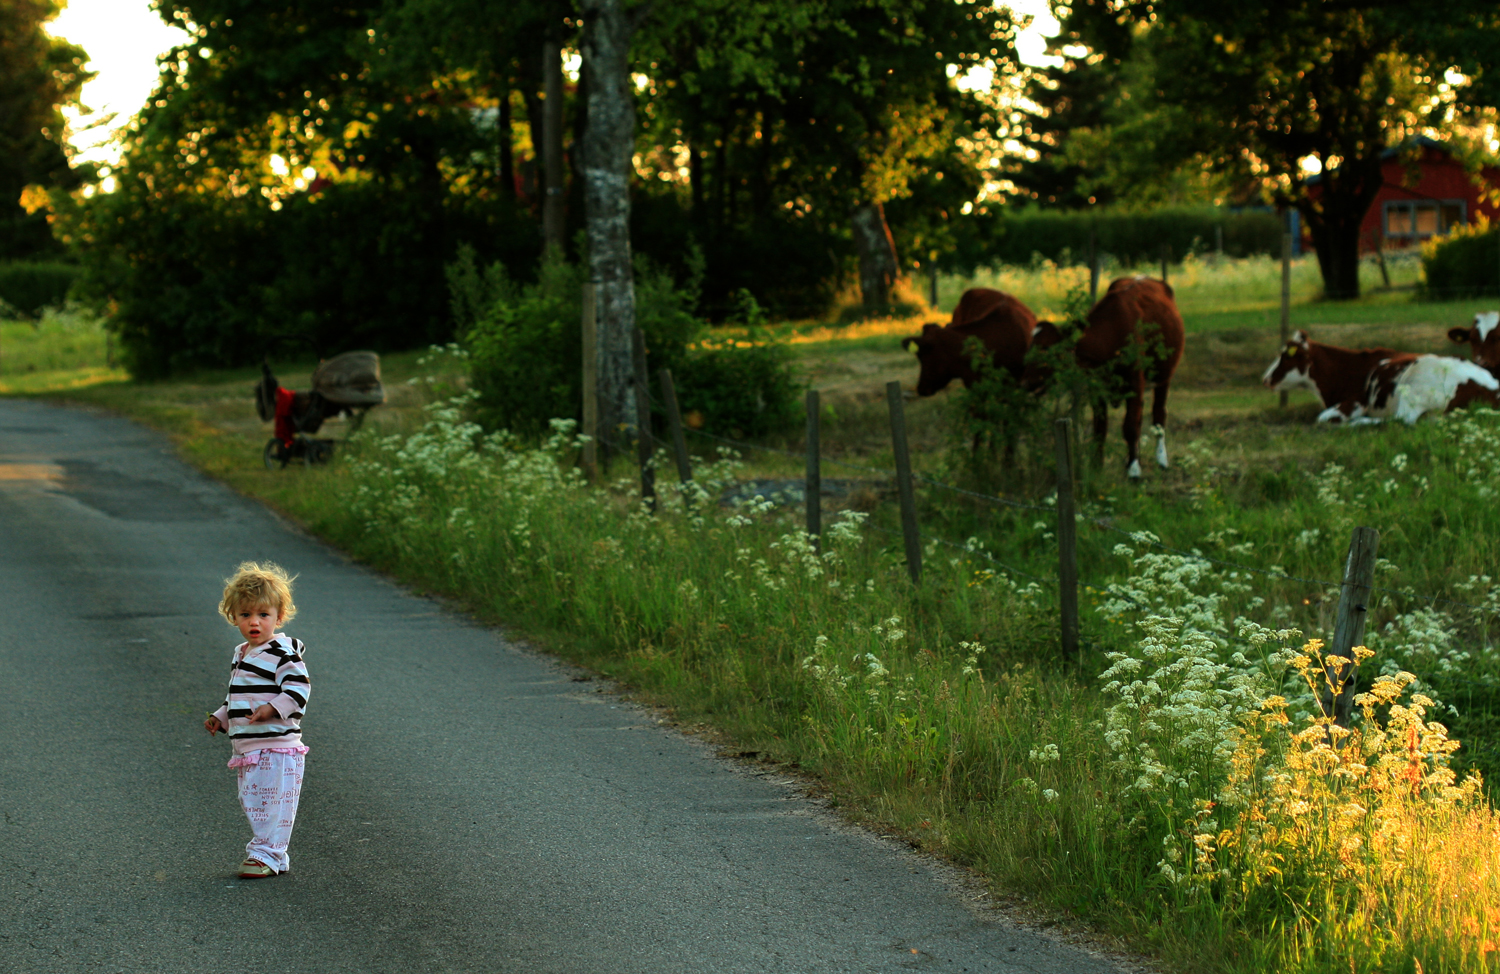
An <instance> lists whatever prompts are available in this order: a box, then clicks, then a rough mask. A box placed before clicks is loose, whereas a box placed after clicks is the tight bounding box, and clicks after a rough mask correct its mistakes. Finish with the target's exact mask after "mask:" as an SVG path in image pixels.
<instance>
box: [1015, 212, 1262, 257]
mask: <svg viewBox="0 0 1500 974" xmlns="http://www.w3.org/2000/svg"><path fill="white" fill-rule="evenodd" d="M1215 228H1222V230H1223V237H1224V253H1225V254H1226V255H1227V256H1230V257H1249V256H1251V255H1253V254H1279V253H1280V252H1281V219H1280V218H1279V217H1278V216H1277V215H1276V214H1275V213H1273V212H1271V211H1270V210H1238V211H1235V210H1229V209H1224V208H1220V207H1212V206H1196V207H1187V206H1183V207H1169V208H1162V209H1157V210H1145V211H1136V210H1095V211H1085V210H1042V209H1037V208H1034V207H1031V208H1027V209H1023V210H1020V211H1017V212H1014V213H1010V214H1007V215H1006V216H1005V219H1004V220H1003V222H1002V224H1001V227H1000V232H999V233H998V235H997V236H996V239H995V240H994V242H993V244H992V247H993V250H992V251H991V254H990V258H991V262H992V263H998V264H1028V263H1030V262H1031V261H1032V259H1033V255H1034V254H1040V255H1041V256H1042V257H1045V258H1046V259H1048V260H1051V261H1056V262H1057V263H1059V264H1079V263H1085V262H1086V261H1087V260H1088V252H1089V232H1090V231H1091V230H1092V231H1093V233H1094V236H1095V239H1094V246H1095V249H1096V250H1097V251H1098V252H1099V253H1101V254H1109V255H1111V256H1112V257H1114V259H1115V260H1116V261H1117V262H1118V263H1120V264H1123V265H1126V266H1130V265H1136V264H1150V263H1154V262H1157V261H1160V260H1161V249H1162V247H1163V245H1165V246H1166V247H1168V248H1169V249H1170V252H1171V256H1172V259H1173V260H1181V259H1182V258H1183V256H1184V255H1186V254H1188V253H1192V252H1196V253H1205V252H1208V251H1212V250H1213V249H1214V245H1215Z"/></svg>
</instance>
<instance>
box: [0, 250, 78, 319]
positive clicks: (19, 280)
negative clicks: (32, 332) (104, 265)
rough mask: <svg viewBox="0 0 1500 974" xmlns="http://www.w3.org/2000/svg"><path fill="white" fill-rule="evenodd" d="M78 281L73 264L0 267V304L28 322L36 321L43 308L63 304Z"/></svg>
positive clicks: (17, 262) (9, 264) (12, 264)
mask: <svg viewBox="0 0 1500 974" xmlns="http://www.w3.org/2000/svg"><path fill="white" fill-rule="evenodd" d="M77 277H78V267H76V266H75V265H73V264H58V263H28V262H23V261H15V262H11V263H4V264H0V301H4V302H5V303H6V304H7V305H9V306H10V307H11V308H13V309H14V310H16V311H17V312H19V313H21V314H23V315H25V316H26V317H28V318H35V317H37V316H38V315H40V314H41V313H42V309H43V308H48V307H52V306H55V305H60V304H62V303H63V301H64V300H66V299H67V297H68V289H69V288H71V287H72V286H73V281H74V279H75V278H77Z"/></svg>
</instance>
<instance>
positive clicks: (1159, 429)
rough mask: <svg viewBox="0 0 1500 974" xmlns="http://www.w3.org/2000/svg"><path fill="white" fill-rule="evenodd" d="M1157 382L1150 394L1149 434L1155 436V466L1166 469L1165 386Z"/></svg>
mask: <svg viewBox="0 0 1500 974" xmlns="http://www.w3.org/2000/svg"><path fill="white" fill-rule="evenodd" d="M1169 381H1170V380H1164V381H1162V382H1158V383H1157V384H1156V387H1155V388H1154V389H1153V390H1152V393H1151V432H1153V433H1155V434H1156V465H1157V466H1158V467H1161V468H1162V469H1163V470H1165V469H1167V467H1168V464H1167V384H1168V382H1169Z"/></svg>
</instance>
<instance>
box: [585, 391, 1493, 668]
mask: <svg viewBox="0 0 1500 974" xmlns="http://www.w3.org/2000/svg"><path fill="white" fill-rule="evenodd" d="M650 402H651V403H652V404H653V405H655V406H657V407H658V408H660V409H662V410H663V411H665V410H666V409H667V406H666V404H665V403H664V402H662V401H661V400H659V399H658V398H657V397H656V396H654V395H653V396H650ZM684 431H685V432H688V433H690V434H691V435H693V436H694V437H696V438H698V439H700V440H702V441H705V442H712V443H715V444H717V445H720V446H727V447H730V448H732V449H734V450H736V451H740V452H742V453H744V452H758V453H763V454H767V455H773V456H778V457H783V458H790V459H796V460H807V459H808V457H807V454H806V453H805V452H804V453H798V452H794V451H791V450H784V449H780V448H777V447H773V446H768V445H765V444H759V443H752V442H749V441H746V440H740V439H734V438H730V437H724V436H720V435H717V434H714V433H710V432H708V431H706V430H701V429H691V428H685V429H684ZM611 442H612V446H614V448H615V449H617V450H620V451H621V452H622V453H626V452H628V450H629V449H630V448H629V446H628V445H626V444H622V443H619V442H618V441H613V440H612V441H611ZM824 462H826V463H828V464H830V465H833V466H836V467H839V468H843V469H845V470H850V471H855V472H858V473H861V474H864V475H867V476H870V477H874V478H877V479H878V480H880V481H885V482H889V481H890V480H892V479H893V478H895V477H896V475H897V472H896V471H894V470H891V469H883V468H879V467H872V466H869V465H865V464H859V463H855V462H852V461H849V460H844V459H839V458H835V457H829V458H822V457H819V458H818V463H819V464H822V463H824ZM912 479H913V481H915V482H917V483H920V484H922V485H923V486H925V487H927V488H929V489H932V490H941V491H945V492H948V493H950V494H953V495H956V496H961V497H966V498H968V499H970V500H974V501H978V502H981V503H987V504H992V505H997V506H1001V507H1005V508H1010V509H1014V510H1024V511H1033V512H1037V513H1042V514H1046V515H1048V516H1051V517H1056V516H1057V513H1058V512H1057V508H1056V507H1055V506H1051V505H1046V504H1039V503H1036V502H1034V501H1029V500H1023V499H1019V498H1015V497H1006V496H1001V495H999V494H991V493H985V492H983V491H976V490H971V489H968V488H965V487H960V486H957V485H955V484H950V483H945V482H943V481H941V480H938V479H936V478H933V477H929V476H926V475H920V474H915V473H913V474H912ZM1076 520H1077V521H1078V522H1079V523H1083V524H1088V525H1091V526H1092V527H1094V528H1096V529H1098V530H1100V531H1105V532H1110V533H1113V534H1116V535H1119V536H1121V537H1122V538H1125V539H1128V540H1129V541H1130V542H1131V543H1132V544H1134V545H1138V546H1145V547H1149V548H1152V549H1155V550H1158V551H1162V552H1165V553H1168V554H1171V555H1174V556H1177V557H1180V558H1184V559H1188V560H1191V561H1195V562H1200V563H1203V564H1206V565H1211V566H1214V567H1216V568H1218V569H1222V570H1225V571H1229V572H1243V573H1245V574H1247V575H1255V576H1260V577H1265V578H1272V579H1276V580H1279V581H1288V582H1295V583H1297V584H1301V585H1306V586H1311V587H1314V588H1317V589H1321V590H1323V591H1328V590H1330V589H1331V590H1341V589H1342V588H1343V586H1344V584H1345V583H1344V581H1342V580H1338V581H1335V580H1332V579H1327V578H1312V577H1307V576H1302V575H1295V574H1292V573H1289V572H1286V571H1283V570H1281V569H1279V568H1276V567H1269V568H1268V567H1262V566H1259V565H1251V564H1246V563H1244V562H1240V561H1235V560H1232V559H1226V558H1219V557H1214V556H1211V555H1207V554H1204V553H1203V552H1202V551H1199V550H1197V549H1185V548H1181V547H1177V546H1174V545H1171V544H1168V543H1166V542H1164V541H1162V540H1161V539H1160V538H1159V537H1157V536H1156V535H1155V534H1154V533H1152V532H1145V531H1129V530H1126V529H1124V528H1120V527H1118V526H1116V525H1114V524H1111V523H1109V522H1108V521H1106V520H1104V519H1101V518H1098V517H1091V516H1087V515H1082V514H1079V515H1077V516H1076ZM866 528H867V529H868V530H870V531H873V532H875V533H878V534H881V535H884V536H886V537H890V538H895V539H901V538H902V537H903V535H902V534H901V533H898V532H895V531H891V530H887V529H885V528H882V527H879V526H877V525H868V524H867V525H866ZM918 539H919V541H920V543H921V544H923V545H934V544H935V545H941V546H943V547H945V548H948V549H951V550H954V551H958V552H961V553H963V554H964V555H965V556H966V557H969V558H974V559H978V560H982V561H984V562H986V563H988V564H990V565H993V566H994V567H995V568H996V569H998V570H999V571H1000V572H1003V573H1004V574H1005V575H1006V576H1007V577H1011V578H1020V579H1025V580H1027V581H1030V582H1034V583H1038V584H1041V585H1046V586H1048V587H1051V588H1054V589H1057V588H1059V587H1060V585H1061V582H1060V579H1059V578H1058V577H1057V576H1056V575H1052V576H1046V575H1041V574H1038V573H1036V572H1033V571H1028V570H1026V569H1022V568H1019V567H1017V566H1015V565H1014V564H1009V563H1007V562H1003V561H1001V560H1000V559H998V558H996V557H995V556H994V555H992V554H990V553H989V552H987V551H984V550H983V549H982V548H979V547H976V546H975V545H973V544H969V543H960V542H956V541H954V540H952V539H950V538H945V537H942V536H940V535H936V534H933V533H931V532H919V533H918ZM1080 581H1081V580H1080ZM1091 588H1093V589H1094V590H1096V591H1099V592H1102V593H1105V594H1107V595H1108V596H1109V597H1110V598H1113V599H1118V600H1120V601H1124V602H1126V603H1129V604H1131V605H1133V606H1134V607H1135V608H1137V609H1138V610H1141V611H1148V610H1149V609H1150V607H1149V606H1147V605H1145V604H1143V603H1142V602H1140V601H1139V600H1138V599H1136V598H1134V597H1133V596H1131V595H1130V594H1129V593H1128V592H1126V591H1124V590H1123V589H1122V588H1121V587H1120V586H1119V585H1111V584H1107V583H1106V584H1101V585H1098V586H1091ZM1369 589H1370V591H1371V592H1372V593H1374V592H1378V593H1380V594H1383V595H1387V596H1394V597H1397V598H1400V599H1404V600H1412V601H1420V602H1425V603H1427V604H1428V605H1429V606H1432V607H1433V608H1436V607H1437V606H1438V605H1445V606H1453V607H1456V608H1459V609H1464V610H1468V611H1470V612H1473V613H1475V614H1476V615H1477V616H1479V617H1481V618H1483V617H1486V616H1493V615H1495V614H1496V613H1495V609H1494V607H1489V606H1481V605H1475V604H1473V603H1469V602H1464V601H1462V600H1459V599H1453V598H1449V597H1447V596H1442V595H1434V594H1423V593H1421V592H1418V591H1416V590H1415V589H1405V590H1403V589H1396V588H1390V587H1386V586H1378V585H1371V586H1370V587H1369ZM1195 628H1196V629H1198V630H1199V631H1203V632H1205V634H1207V635H1211V636H1215V637H1218V638H1221V639H1224V640H1226V641H1232V640H1233V638H1234V637H1233V636H1232V635H1231V634H1230V633H1227V632H1224V631H1222V630H1213V629H1208V628H1205V627H1203V626H1201V625H1200V626H1195ZM1423 680H1424V682H1428V683H1431V682H1433V681H1434V680H1436V681H1440V682H1442V683H1445V684H1462V685H1466V686H1470V687H1478V688H1482V689H1485V690H1490V691H1500V683H1494V682H1490V681H1486V680H1479V679H1474V678H1472V677H1466V676H1459V675H1457V674H1452V673H1441V674H1432V675H1429V676H1426V677H1423Z"/></svg>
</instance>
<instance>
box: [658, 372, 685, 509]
mask: <svg viewBox="0 0 1500 974" xmlns="http://www.w3.org/2000/svg"><path fill="white" fill-rule="evenodd" d="M657 376H658V377H659V378H660V379H661V398H662V401H663V402H665V403H666V405H667V424H668V425H669V426H670V427H671V428H672V450H673V452H674V453H676V454H677V479H678V481H679V482H680V483H681V484H682V486H683V488H684V490H685V489H686V488H687V485H688V482H689V481H690V480H692V479H693V466H692V463H691V461H690V460H689V458H688V451H687V435H686V434H685V433H683V431H682V410H680V409H678V408H677V387H676V386H674V385H673V384H672V370H671V369H662V370H661V371H660V372H658V373H657ZM682 506H683V509H684V510H686V509H687V508H688V507H689V506H690V505H689V504H688V498H687V494H686V493H684V494H683V495H682Z"/></svg>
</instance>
